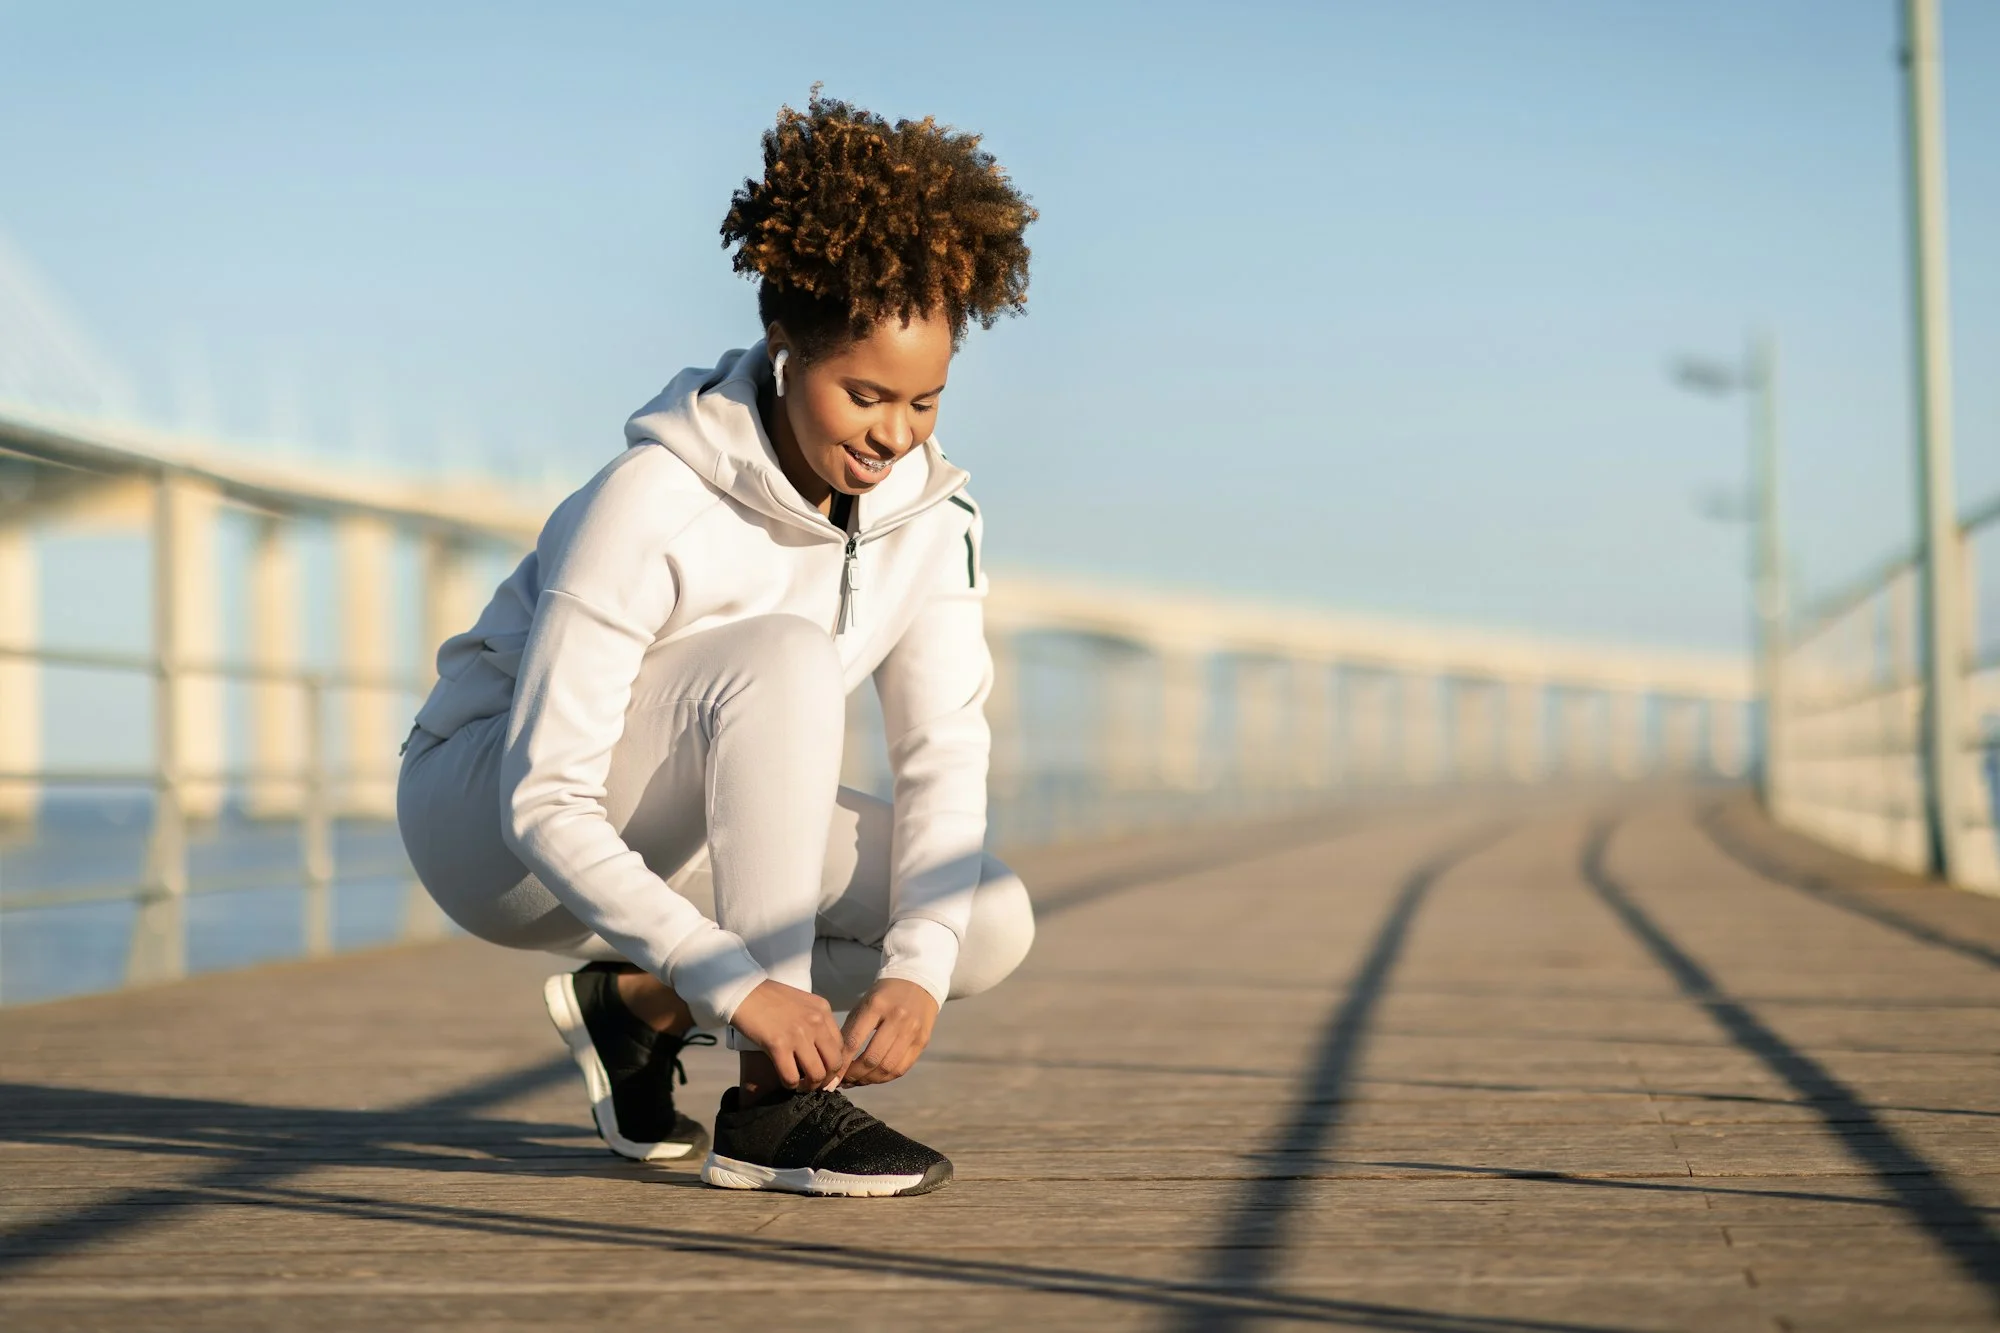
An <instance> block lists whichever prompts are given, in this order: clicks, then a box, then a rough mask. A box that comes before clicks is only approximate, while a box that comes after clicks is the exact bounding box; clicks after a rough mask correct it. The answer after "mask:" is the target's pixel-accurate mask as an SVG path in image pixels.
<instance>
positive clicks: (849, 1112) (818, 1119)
mask: <svg viewBox="0 0 2000 1333" xmlns="http://www.w3.org/2000/svg"><path fill="white" fill-rule="evenodd" d="M800 1095H801V1096H802V1097H803V1098H804V1099H805V1100H806V1108H805V1112H806V1116H805V1118H806V1119H808V1120H810V1121H811V1122H812V1123H814V1124H816V1125H818V1126H819V1127H820V1128H822V1129H824V1130H825V1131H826V1136H827V1138H826V1141H827V1145H828V1146H829V1147H831V1146H832V1145H833V1144H836V1143H839V1142H840V1141H842V1140H843V1139H847V1138H850V1137H852V1136H853V1135H855V1134H858V1133H860V1132H861V1131H862V1130H864V1129H866V1128H868V1127H869V1126H870V1125H873V1124H875V1123H877V1122H876V1119H875V1117H874V1116H872V1115H870V1114H868V1112H866V1111H864V1110H862V1109H861V1108H860V1107H858V1106H856V1105H855V1104H854V1103H853V1102H851V1101H849V1100H847V1097H846V1095H845V1094H844V1093H840V1092H833V1091H825V1092H808V1093H802V1094H800Z"/></svg>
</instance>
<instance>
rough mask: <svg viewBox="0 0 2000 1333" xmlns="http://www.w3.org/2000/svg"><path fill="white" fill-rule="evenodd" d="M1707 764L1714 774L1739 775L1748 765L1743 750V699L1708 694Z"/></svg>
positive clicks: (1720, 775) (1727, 776) (1736, 776)
mask: <svg viewBox="0 0 2000 1333" xmlns="http://www.w3.org/2000/svg"><path fill="white" fill-rule="evenodd" d="M1707 704H1708V766H1709V768H1711V769H1712V770H1714V772H1715V775H1716V776H1717V777H1723V778H1740V777H1742V776H1743V773H1744V771H1745V769H1746V768H1747V767H1748V763H1747V762H1746V761H1747V758H1748V756H1746V755H1745V754H1744V752H1743V701H1742V700H1741V699H1725V698H1719V697H1717V696H1715V695H1710V696H1709V698H1708V700H1707Z"/></svg>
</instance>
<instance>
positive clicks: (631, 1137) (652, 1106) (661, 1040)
mask: <svg viewBox="0 0 2000 1333" xmlns="http://www.w3.org/2000/svg"><path fill="white" fill-rule="evenodd" d="M619 970H620V969H619V968H617V967H616V966H615V965H612V964H606V963H588V964H585V965H584V966H583V967H581V968H579V969H577V970H576V971H575V972H563V973H559V974H557V975H556V976H553V977H550V978H549V979H548V981H547V983H546V984H544V985H543V987H542V999H543V1001H544V1002H545V1003H547V1005H548V1007H549V1018H550V1019H552V1020H553V1021H554V1023H555V1025H556V1031H558V1032H560V1033H562V1038H563V1041H565V1042H566V1043H568V1045H569V1052H570V1054H571V1055H572V1056H574V1057H575V1059H576V1067H577V1068H578V1069H581V1070H582V1071H583V1084H584V1089H585V1090H586V1091H587V1092H588V1093H589V1095H590V1114H591V1117H592V1119H594V1120H595V1121H596V1122H597V1133H598V1136H599V1137H600V1138H602V1139H603V1140H604V1142H605V1143H606V1144H607V1145H609V1147H610V1148H611V1151H613V1152H615V1153H617V1154H618V1155H619V1156H621V1157H630V1158H632V1159H634V1160H635V1161H640V1162H671V1161H675V1160H678V1159H679V1158H683V1157H692V1156H693V1155H694V1154H696V1153H698V1152H700V1151H701V1150H702V1149H704V1148H706V1147H707V1146H708V1131H706V1130H704V1129H703V1128H702V1127H701V1125H700V1123H699V1122H698V1121H696V1120H693V1119H691V1118H690V1117H688V1116H684V1115H682V1114H681V1113H680V1112H678V1111H676V1110H675V1109H674V1078H675V1076H676V1075H678V1076H679V1077H680V1081H681V1082H682V1083H686V1082H687V1071H686V1070H684V1069H682V1068H681V1062H680V1054H681V1049H682V1048H683V1047H686V1046H713V1045H715V1038H713V1037H711V1036H708V1035H706V1034H702V1033H695V1034H690V1035H689V1036H686V1037H674V1036H669V1035H668V1034H667V1033H664V1032H656V1031H654V1030H653V1029H652V1028H651V1027H649V1026H647V1025H646V1024H645V1023H642V1022H640V1021H639V1020H638V1019H637V1018H635V1017H633V1016H632V1011H631V1010H629V1009H627V1008H626V1007H625V1002H624V1001H623V1000H621V999H619V998H618V981H617V977H618V972H619Z"/></svg>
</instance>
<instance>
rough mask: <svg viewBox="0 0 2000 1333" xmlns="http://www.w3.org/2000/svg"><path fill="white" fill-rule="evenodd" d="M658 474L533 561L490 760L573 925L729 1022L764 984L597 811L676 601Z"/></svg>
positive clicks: (603, 487) (619, 471)
mask: <svg viewBox="0 0 2000 1333" xmlns="http://www.w3.org/2000/svg"><path fill="white" fill-rule="evenodd" d="M659 461H661V460H659V459H656V458H649V457H645V456H644V455H643V454H642V453H641V452H639V451H635V452H634V454H633V455H630V456H628V457H627V459H626V460H624V461H623V462H622V463H621V464H620V465H618V466H615V467H612V468H609V469H607V470H606V471H605V472H604V473H602V474H600V475H599V477H598V478H597V479H596V480H595V481H594V482H593V483H592V485H590V486H588V487H586V488H585V489H584V490H582V491H580V492H578V493H577V495H575V496H574V497H572V498H571V500H570V501H568V502H567V504H566V506H565V507H566V508H570V512H569V513H568V514H566V515H560V514H559V516H558V519H557V520H553V521H551V523H550V525H549V528H548V529H547V530H545V531H544V533H543V536H542V541H541V548H542V549H541V550H540V552H539V554H540V558H541V561H542V568H543V571H544V573H543V583H542V591H541V594H540V596H539V598H538V600H537V602H536V604H535V612H534V620H533V623H532V625H531V626H530V628H529V631H528V639H527V643H526V645H525V647H524V648H523V650H522V654H521V663H520V668H519V673H518V675H517V677H516V681H515V687H514V703H513V709H512V712H511V714H510V716H509V718H508V722H507V738H506V743H505V748H504V749H503V751H502V753H501V759H500V800H501V807H502V808H501V812H500V814H501V828H502V829H503V830H504V831H505V834H506V841H507V845H508V847H509V848H510V849H511V850H512V851H513V852H514V854H515V855H516V856H519V857H520V858H521V861H522V863H523V864H524V865H526V866H527V867H528V869H530V870H532V871H533V872H534V873H535V875H536V876H537V877H538V878H540V880H541V881H542V883H543V885H545V886H546V887H547V888H548V890H549V892H551V893H553V894H554V895H555V896H556V897H557V898H558V899H559V900H561V902H562V904H563V905H564V906H565V907H567V908H569V910H570V911H571V912H573V913H574V914H575V915H576V918H577V919H578V920H579V921H581V922H582V923H583V924H584V925H586V926H588V927H590V929H591V930H593V931H595V932H597V934H598V935H600V936H601V937H603V939H604V940H605V941H606V942H607V943H609V944H610V945H611V946H612V947H613V948H615V949H617V950H618V951H619V952H620V953H622V954H623V955H625V957H627V958H629V959H631V960H632V961H633V962H634V963H637V964H638V965H639V966H641V967H643V968H645V969H646V970H647V971H648V972H651V973H653V974H654V975H655V976H658V977H660V978H661V979H662V980H664V981H666V982H667V983H668V984H669V985H671V986H672V987H673V988H674V989H675V990H676V991H678V992H679V993H680V995H681V997H682V998H683V999H685V1000H686V1001H687V1002H688V1006H689V1007H690V1008H691V1009H693V1010H694V1013H695V1016H696V1018H697V1019H698V1020H700V1021H701V1022H702V1023H703V1024H705V1025H712V1026H719V1025H720V1024H722V1023H726V1022H727V1021H728V1020H729V1018H730V1016H731V1015H732V1014H733V1013H734V1012H735V1009H736V1006H737V1005H738V1004H740V1003H741V1002H742V1001H743V999H744V997H745V996H747V995H749V993H750V992H751V991H752V990H753V989H755V988H756V986H757V985H758V983H759V982H761V981H763V980H764V976H765V973H764V971H763V969H762V968H761V967H759V966H758V965H757V963H756V961H755V960H754V959H752V958H751V957H750V952H749V950H748V949H746V948H745V947H744V944H743V941H742V940H741V939H740V938H738V937H737V936H736V935H734V934H732V933H730V932H729V931H726V930H723V929H722V928H721V927H720V926H717V925H716V924H715V923H714V922H712V921H709V920H708V919H707V918H706V917H704V916H703V915H702V914H701V912H700V911H699V910H698V909H697V908H696V907H695V906H694V904H693V903H690V902H689V901H688V900H687V899H686V898H683V897H682V896H681V895H680V894H678V893H676V892H674V891H673V889H671V888H670V887H668V885H667V883H666V881H664V880H663V879H661V878H660V877H659V876H658V875H656V874H654V873H653V872H652V870H651V869H649V868H648V867H647V865H646V863H645V861H644V859H643V858H641V857H640V855H639V854H638V853H637V852H635V851H633V850H632V849H631V848H630V847H628V846H626V845H625V841H624V839H623V838H621V837H620V836H619V835H618V831H617V829H615V828H613V827H612V825H611V821H610V818H609V816H608V815H607V813H606V811H605V804H604V802H605V779H606V776H607V774H608V773H609V772H610V768H611V751H612V747H613V746H614V745H616V744H617V742H618V739H619V737H620V736H621V735H623V733H624V728H625V710H626V706H627V705H628V704H629V703H630V702H631V698H632V688H633V683H634V681H636V680H637V678H638V675H639V667H640V663H641V661H642V660H643V658H644V657H645V653H646V649H647V648H648V647H649V646H650V645H651V643H652V641H653V636H654V634H655V633H656V632H657V630H658V627H659V626H661V625H663V624H665V623H666V620H667V616H668V614H669V613H670V612H671V611H672V610H673V607H674V603H675V600H676V597H677V589H676V587H675V582H674V577H673V571H672V567H671V566H670V565H669V564H668V561H667V555H666V548H667V544H668V541H670V540H671V538H672V536H673V535H674V534H673V533H672V532H669V531H664V530H663V529H664V528H665V527H666V526H668V525H665V524H663V523H662V521H661V516H662V515H663V514H666V513H672V512H674V508H675V506H674V505H673V503H672V500H671V497H670V496H669V495H667V494H666V493H665V492H666V484H665V479H664V473H663V471H662V469H660V468H659V467H657V466H654V464H657V463H658V462H659Z"/></svg>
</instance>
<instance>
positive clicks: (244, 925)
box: [0, 794, 412, 1004]
mask: <svg viewBox="0 0 2000 1333" xmlns="http://www.w3.org/2000/svg"><path fill="white" fill-rule="evenodd" d="M151 819H152V809H151V800H150V798H149V797H147V796H145V795H108V796H74V795H66V794H51V796H50V797H49V799H48V801H47V803H46V804H45V806H44V809H43V812H42V817H41V819H40V820H39V822H38V823H37V825H36V827H35V828H34V829H33V830H30V831H25V832H23V833H19V834H16V835H15V836H13V837H11V838H9V839H8V840H7V841H6V842H5V843H0V1003H4V1004H19V1003H22V1002H25V1001H33V1000H48V999H55V998H57V997H58V996H64V995H80V994H86V993H89V992H91V991H101V990H111V989H115V988H116V987H118V986H120V985H122V984H123V982H124V977H125V965H126V958H127V955H128V954H129V952H130V950H131V944H132V927H133V924H134V922H135V920H136V919H137V916H138V906H137V904H136V903H134V902H132V901H129V900H126V901H106V902H90V903H76V904H69V905H64V906H56V907H32V908H16V909H12V910H9V908H8V904H9V902H10V900H16V901H18V900H19V899H20V898H21V897H22V896H23V895H26V894H29V893H38V892H43V891H46V890H51V889H62V888H72V889H74V888H84V887H92V886H98V885H111V884H119V883H125V884H133V885H136V884H137V883H138V882H139V881H140V879H141V877H142V876H143V873H144V868H145V857H146V839H147V836H148V833H149V830H150V825H151ZM333 848H334V867H335V879H334V884H333V895H332V915H333V923H332V924H333V946H334V948H336V949H354V948H363V947H366V946H368V945H371V944H382V943H387V942H389V941H392V940H394V939H396V938H397V937H398V936H399V935H400V934H401V933H402V930H403V923H404V920H405V916H406V912H407V910H408V904H409V895H410V892H411V885H412V877H411V874H410V871H409V865H408V862H407V861H406V860H405V859H404V856H403V849H402V840H401V838H400V837H399V836H398V835H397V832H396V827H395V825H394V824H393V823H391V822H389V821H374V820H371V821H360V820H342V821H340V822H338V823H337V824H336V825H335V828H334V837H333ZM301 853H302V847H301V841H300V833H299V827H298V826H297V825H296V824H293V823H271V822H264V821H258V820H251V819H248V818H246V817H244V816H243V815H242V814H241V813H240V812H238V811H234V810H232V811H229V812H226V813H225V814H224V816H223V817H222V818H220V819H218V820H216V821H215V822H214V823H213V824H211V825H206V826H200V827H197V828H195V829H192V830H191V831H190V836H189V847H188V876H189V895H188V900H187V907H186V922H187V965H188V970H189V971H190V972H210V971H218V970H222V969H225V968H233V967H244V966H248V965H250V964H254V963H260V962H268V961H272V960H275V959H281V958H292V957H297V956H298V955H300V954H301V953H303V952H304V951H305V905H306V904H305V887H304V884H303V875H302V871H301Z"/></svg>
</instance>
